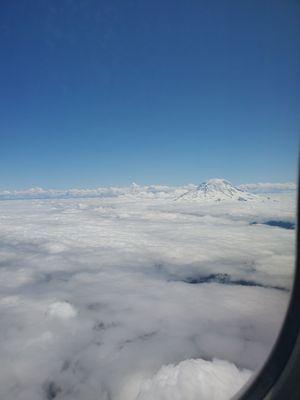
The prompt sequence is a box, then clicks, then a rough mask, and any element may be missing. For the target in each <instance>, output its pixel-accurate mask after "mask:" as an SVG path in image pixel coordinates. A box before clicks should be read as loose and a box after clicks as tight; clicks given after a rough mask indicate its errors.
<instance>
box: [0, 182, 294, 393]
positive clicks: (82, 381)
mask: <svg viewBox="0 0 300 400" xmlns="http://www.w3.org/2000/svg"><path fill="white" fill-rule="evenodd" d="M133 192H134V188H131V189H130V193H129V194H128V195H127V196H126V195H124V194H122V195H120V196H117V195H116V196H115V197H109V198H106V197H104V198H90V199H78V198H74V199H61V198H60V199H54V198H53V199H48V200H45V199H37V200H7V201H6V200H5V201H4V200H2V201H1V202H0V207H1V214H0V257H1V258H0V267H1V268H0V296H1V297H0V318H1V328H0V358H1V366H0V398H1V399H2V398H3V399H6V400H12V399H14V400H40V399H57V400H59V399H64V400H71V399H72V400H79V399H80V400H82V399H85V400H95V399H97V400H102V399H103V400H149V399H153V400H154V399H155V400H156V399H164V400H167V399H172V400H174V399H175V400H177V399H178V400H179V399H182V400H183V399H187V400H194V399H196V398H197V399H202V400H206V399H211V398H215V399H218V400H221V399H225V398H228V397H229V396H230V395H231V394H233V393H234V392H235V391H236V390H238V388H239V387H240V386H241V385H242V384H243V383H244V382H246V380H247V379H248V378H249V376H250V375H251V371H255V370H257V369H258V368H259V367H260V366H261V365H262V363H263V362H264V361H265V359H266V357H267V355H268V353H269V351H270V349H271V347H272V345H273V343H274V341H275V339H276V336H277V334H278V332H279V329H280V326H281V323H282V320H283V317H284V314H285V310H286V307H287V303H288V300H289V289H290V288H291V285H292V281H293V267H294V265H293V264H294V235H295V232H294V230H289V229H284V228H281V227H276V226H268V225H265V224H264V222H265V221H268V220H283V221H290V222H295V204H294V203H295V199H294V196H293V195H290V196H287V195H286V196H280V195H276V196H274V197H271V198H270V199H268V200H266V201H257V202H242V203H241V202H224V203H211V204H209V203H205V204H202V203H195V202H193V203H190V202H174V201H173V200H172V199H169V200H168V199H162V198H161V196H160V195H159V194H158V195H155V193H154V191H153V193H154V195H153V197H152V198H151V197H150V196H149V198H141V196H134V193H133ZM253 222H255V224H252V223H253Z"/></svg>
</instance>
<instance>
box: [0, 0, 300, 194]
mask: <svg viewBox="0 0 300 400" xmlns="http://www.w3.org/2000/svg"><path fill="white" fill-rule="evenodd" d="M0 11H1V12H0V46H1V63H0V71H1V73H0V88H1V90H0V113H1V115H0V188H2V189H12V188H26V187H31V186H42V187H45V188H47V187H55V188H61V187H75V186H77V187H92V186H102V185H126V184H129V183H131V182H132V181H135V182H137V183H141V184H143V183H167V184H182V183H188V182H194V183H198V182H201V181H203V180H205V179H207V178H210V177H224V178H227V179H229V180H232V181H233V182H234V183H242V182H255V181H271V182H276V181H288V180H294V179H295V177H296V165H297V152H298V141H299V127H300V125H299V122H300V121H299V120H300V117H299V116H300V113H299V109H300V108H299V106H300V77H299V70H300V69H299V67H300V50H299V49H300V24H299V18H300V3H299V2H298V1H291V0H286V1H283V0H272V1H265V0H252V1H234V0H233V1H232V0H231V1H226V0H219V1H211V0H201V1H195V0H193V1H189V0H186V1H176V0H165V1H156V0H154V1H143V0H140V1H130V0H128V1H124V0H122V1H110V0H107V1H99V0H76V1H75V0H74V1H72V0H57V1H53V0H52V1H51V0H50V1H46V0H45V1H43V0H41V1H38V2H36V1H33V0H28V1H24V2H22V1H21V2H20V1H17V0H11V1H9V2H2V3H1V6H0Z"/></svg>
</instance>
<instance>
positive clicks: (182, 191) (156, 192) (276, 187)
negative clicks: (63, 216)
mask: <svg viewBox="0 0 300 400" xmlns="http://www.w3.org/2000/svg"><path fill="white" fill-rule="evenodd" d="M295 189H296V185H295V183H292V182H288V183H252V184H244V185H240V186H234V185H232V184H231V183H230V182H229V181H227V180H226V179H210V180H208V181H206V182H203V183H201V184H200V185H198V186H197V185H194V184H188V185H183V186H167V185H138V184H136V183H132V184H131V185H130V186H124V187H121V186H110V187H98V188H94V189H80V188H79V189H76V188H74V189H68V190H64V189H43V188H39V187H35V188H30V189H24V190H2V191H1V190H0V200H10V199H57V198H89V197H96V198H111V197H126V198H129V199H130V198H131V199H134V198H145V199H147V198H149V199H151V198H158V199H169V200H170V199H172V200H176V201H177V200H186V201H195V200H196V201H197V200H199V201H201V200H206V201H207V200H211V201H224V200H237V201H248V200H254V199H258V198H261V197H260V196H259V195H258V194H259V193H276V192H290V191H294V190H295Z"/></svg>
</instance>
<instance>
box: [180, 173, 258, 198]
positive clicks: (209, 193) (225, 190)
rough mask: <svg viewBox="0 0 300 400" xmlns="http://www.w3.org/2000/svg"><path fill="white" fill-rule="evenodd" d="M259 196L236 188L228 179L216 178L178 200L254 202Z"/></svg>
mask: <svg viewBox="0 0 300 400" xmlns="http://www.w3.org/2000/svg"><path fill="white" fill-rule="evenodd" d="M256 197H257V196H255V195H253V194H251V193H248V192H246V191H244V190H242V189H239V188H238V187H236V186H234V185H233V184H232V183H231V182H229V181H228V180H226V179H220V178H214V179H209V180H208V181H206V182H203V183H201V184H200V185H199V186H198V187H197V188H196V189H192V190H189V191H188V192H186V193H184V194H183V195H181V196H180V197H178V199H182V200H211V201H224V200H238V201H247V200H253V199H255V198H256Z"/></svg>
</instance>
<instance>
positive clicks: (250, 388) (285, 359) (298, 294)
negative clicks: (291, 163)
mask: <svg viewBox="0 0 300 400" xmlns="http://www.w3.org/2000/svg"><path fill="white" fill-rule="evenodd" d="M299 167H300V164H299ZM298 171H299V172H298V186H297V193H298V194H297V218H296V219H297V224H296V249H295V251H296V263H295V275H294V283H293V288H292V292H291V298H290V303H289V306H288V309H287V312H286V316H285V320H284V323H283V325H282V328H281V331H280V333H279V336H278V338H277V341H276V343H275V345H274V347H273V349H272V352H271V354H270V356H269V358H268V359H267V361H266V363H265V364H264V366H263V368H262V370H261V371H260V372H259V373H258V374H257V375H256V377H255V378H254V379H253V380H251V381H250V383H249V384H248V385H246V387H245V388H242V390H241V391H240V392H238V393H237V394H236V395H235V396H234V397H233V399H232V400H263V399H264V400H282V399H285V400H298V399H300V376H299V372H300V234H299V223H300V220H299V218H300V168H298Z"/></svg>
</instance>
